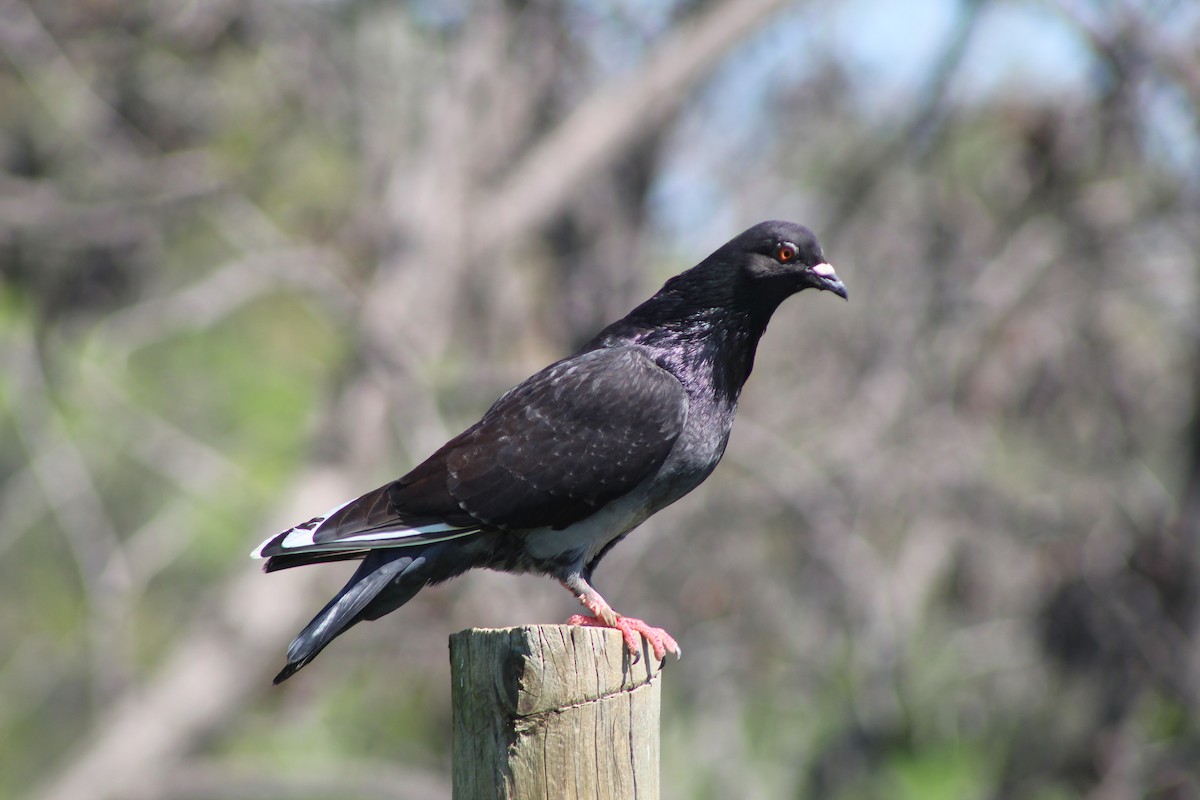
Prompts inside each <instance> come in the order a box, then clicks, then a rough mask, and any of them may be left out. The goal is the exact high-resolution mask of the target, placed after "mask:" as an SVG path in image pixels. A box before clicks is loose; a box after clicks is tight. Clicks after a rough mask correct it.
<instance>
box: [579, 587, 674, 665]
mask: <svg viewBox="0 0 1200 800" xmlns="http://www.w3.org/2000/svg"><path fill="white" fill-rule="evenodd" d="M561 583H562V585H563V587H564V588H566V590H567V591H568V592H570V593H571V594H573V595H575V597H576V599H578V600H579V602H580V603H582V604H583V607H584V608H586V609H587V610H588V611H590V612H591V613H592V615H591V616H590V617H589V616H585V615H583V614H574V615H572V616H571V617H570V619H568V620H567V624H568V625H583V626H587V627H592V628H615V629H617V630H618V631H620V632H621V636H622V638H624V639H625V648H626V649H627V650H628V651H629V655H630V657H631V658H632V659H633V661H634V662H635V663H636V662H637V661H638V659H640V658H641V651H642V648H641V642H639V641H638V637H639V636H642V637H645V639H646V641H647V642H649V643H650V649H651V650H653V651H654V657H655V658H657V659H659V660H660V661H661V660H662V659H663V658H664V657H666V654H667V652H668V651H670V652H672V653H674V654H675V658H677V659H678V658H680V657H681V656H682V655H683V650H682V649H681V648H680V647H679V643H678V642H676V641H675V639H674V638H673V637H672V636H671V634H669V633H667V632H666V631H664V630H663V629H662V628H655V627H652V626H650V625H647V624H646V623H645V622H643V621H642V620H640V619H635V618H633V617H623V616H621V615H620V614H618V613H617V612H615V611H613V609H612V606H610V605H609V604H608V602H607V601H605V599H604V598H603V597H601V596H600V593H599V592H597V591H596V590H595V589H593V588H592V587H591V585H590V584H589V583H588V582H587V581H586V580H584V579H583V576H582V575H571V576H570V577H568V578H567V579H566V580H564V581H561Z"/></svg>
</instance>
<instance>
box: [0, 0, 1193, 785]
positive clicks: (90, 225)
mask: <svg viewBox="0 0 1200 800" xmlns="http://www.w3.org/2000/svg"><path fill="white" fill-rule="evenodd" d="M1198 43H1200V4H1197V3H1195V2H1190V1H1189V0H1175V1H1174V2H1173V1H1172V0H1157V1H1155V2H1149V1H1148V2H1144V3H1137V2H1134V1H1133V0H1111V1H1106V2H1101V0H1043V1H1040V2H1039V1H1037V0H1027V1H1025V2H1022V1H1020V0H991V1H990V2H988V1H987V0H959V1H958V2H955V0H917V1H916V2H912V3H892V2H886V0H850V1H849V2H846V3H836V4H829V3H816V2H794V3H785V2H779V1H778V0H710V1H708V2H664V3H653V4H641V3H636V2H633V0H568V1H567V2H549V0H534V1H533V2H515V1H514V2H497V3H485V2H479V3H473V2H465V1H463V2H450V3H436V2H407V3H402V2H381V1H378V0H376V1H373V0H308V1H307V2H305V1H303V0H206V1H205V2H167V1H166V0H133V1H132V2H126V1H125V0H68V1H67V2H62V1H61V0H36V1H34V0H0V279H2V284H0V364H2V369H0V741H2V742H3V745H2V746H0V796H3V797H30V798H38V799H39V800H83V799H84V798H105V797H119V798H135V799H136V798H141V799H146V800H149V799H150V798H162V799H170V800H175V799H180V800H182V799H184V798H187V799H188V800H196V799H199V798H305V799H307V798H392V799H394V800H408V799H409V798H422V799H425V798H435V799H436V798H445V797H448V796H449V789H448V786H449V770H450V765H449V755H448V754H449V747H450V709H449V668H448V660H447V648H446V637H447V635H448V634H450V633H452V632H454V631H456V630H459V629H462V628H465V627H470V626H502V625H515V624H523V623H529V622H554V621H558V620H561V619H563V618H565V616H566V615H567V614H570V613H574V612H575V611H576V607H575V604H574V602H573V601H572V600H571V598H570V597H569V596H568V595H567V593H565V592H563V591H562V589H561V588H560V587H558V586H557V585H555V584H554V583H553V582H552V581H549V580H545V579H538V578H533V577H520V578H517V577H511V576H503V575H495V574H486V573H478V574H472V575H470V576H468V577H466V578H463V579H460V580H458V581H455V582H453V583H451V584H449V585H446V586H443V587H439V588H437V589H435V590H430V591H426V592H424V593H422V594H421V595H420V596H419V597H418V598H417V599H416V600H415V601H414V602H412V603H411V604H410V605H409V606H407V607H406V608H404V609H403V610H402V611H401V612H399V613H397V614H394V615H392V616H389V617H387V618H385V619H384V620H381V621H379V622H375V623H371V624H366V625H361V626H359V627H357V628H355V629H354V630H353V631H351V632H350V633H349V634H347V635H345V636H344V637H342V638H341V639H339V640H338V642H337V643H336V645H335V646H334V647H332V648H331V649H330V650H327V651H326V652H325V654H323V655H322V656H321V658H320V659H318V660H317V661H316V662H315V663H314V664H313V665H311V666H310V667H309V668H307V669H306V670H304V671H303V672H302V673H300V674H299V675H298V676H297V677H296V678H294V679H293V680H291V681H289V682H288V683H287V684H285V685H284V686H283V687H281V688H272V687H271V685H270V677H271V675H272V674H274V672H275V671H276V670H277V669H278V668H279V667H280V666H281V664H282V655H283V650H284V648H285V646H286V643H287V641H288V640H289V639H290V637H291V636H292V635H293V634H294V633H295V632H296V631H297V630H298V629H299V627H300V626H301V625H302V624H303V623H305V622H307V620H308V619H309V617H310V616H311V615H312V614H313V613H314V612H315V611H316V610H317V609H318V608H319V607H320V606H321V605H322V604H323V602H324V601H325V599H326V598H327V597H328V596H329V595H330V594H331V593H332V592H334V591H335V590H336V589H337V588H339V587H340V586H341V584H342V582H343V581H344V580H345V578H346V577H347V574H348V572H349V571H350V569H351V568H350V567H349V566H347V565H344V564H342V565H330V566H326V567H320V568H309V569H303V570H295V571H292V572H289V573H281V574H276V575H270V576H264V575H262V574H261V573H260V572H258V565H256V564H254V563H251V562H250V561H249V560H248V559H247V557H246V556H247V553H248V552H249V551H250V549H251V548H252V547H253V546H254V545H256V544H257V543H258V542H259V541H260V540H261V539H262V538H264V537H265V536H266V535H268V534H271V533H274V532H276V531H277V530H280V529H282V528H284V527H286V526H289V525H291V524H293V523H294V522H296V521H297V520H300V519H306V518H308V517H310V516H312V515H313V514H315V513H319V512H321V511H322V510H324V509H326V508H327V507H329V506H331V505H333V504H334V503H337V502H340V501H342V500H344V499H346V498H347V497H349V496H352V495H354V494H357V493H359V492H361V491H364V490H366V489H369V488H373V487H375V486H377V485H379V484H381V483H383V482H384V481H386V480H389V479H391V478H393V477H395V476H397V475H398V474H400V473H402V472H404V471H406V470H407V469H408V468H409V467H411V466H412V465H414V464H415V463H416V462H417V461H419V460H420V459H421V458H422V457H424V456H425V455H427V454H428V453H429V452H430V451H431V450H432V449H433V448H434V447H436V446H437V445H439V444H440V443H441V442H442V441H443V440H444V439H445V438H446V437H447V436H449V435H451V434H453V433H456V432H458V431H459V430H460V429H461V428H463V427H465V426H466V425H467V424H469V423H470V422H472V421H474V420H475V419H476V418H477V416H478V414H480V413H481V412H482V411H483V409H485V408H486V407H487V405H488V404H490V402H491V401H492V400H493V399H494V398H495V397H496V396H498V395H499V394H500V393H501V392H502V391H503V390H505V389H506V388H508V387H509V386H511V385H512V384H514V383H515V382H517V381H518V380H520V379H522V378H524V377H525V376H526V375H528V374H530V373H531V372H533V371H534V370H536V369H538V368H540V367H541V366H543V365H544V364H546V363H548V362H549V361H551V360H553V359H555V358H558V357H560V356H562V355H565V354H566V353H568V352H570V351H571V350H572V349H573V348H574V347H575V346H576V345H578V344H580V343H581V342H583V341H584V340H586V339H587V338H588V337H590V335H591V334H592V333H594V332H595V331H596V330H597V329H598V328H599V327H601V326H602V325H603V324H604V323H606V322H608V321H610V320H611V319H614V318H616V317H617V316H620V315H621V314H623V313H624V312H625V311H626V310H628V309H629V308H631V307H632V306H633V305H634V304H636V303H637V302H639V301H640V300H642V299H644V298H645V297H647V296H648V295H649V294H651V293H652V292H653V291H654V290H655V289H657V287H658V286H659V285H660V284H661V282H662V281H663V280H665V279H666V278H667V277H669V276H670V275H672V274H674V273H676V272H678V271H680V270H681V269H683V268H686V267H688V266H690V265H691V264H693V263H695V262H696V261H697V260H699V259H700V258H702V257H703V256H705V255H707V253H709V252H710V251H711V250H712V249H713V248H715V247H717V246H718V245H720V244H721V243H723V242H724V241H725V240H726V239H728V238H730V237H731V236H733V235H734V234H736V233H737V232H739V231H740V230H742V229H743V228H744V227H747V226H748V225H750V224H753V223H754V222H757V221H759V220H762V219H768V218H786V219H793V220H797V221H801V222H804V223H806V224H808V225H809V226H810V227H812V228H814V229H815V230H816V231H817V232H818V234H819V235H820V236H821V238H822V241H823V243H824V245H825V250H826V252H827V254H828V255H829V257H830V259H831V260H832V261H833V263H834V264H835V265H836V266H837V268H838V271H839V274H840V275H841V276H842V277H843V278H844V279H845V281H846V283H847V285H848V286H849V289H850V294H851V302H850V303H848V304H846V303H842V302H841V301H840V300H838V299H837V298H834V297H833V296H831V295H827V294H824V295H813V294H811V293H810V294H805V295H801V296H800V297H797V298H794V299H792V300H790V301H789V302H788V303H786V304H785V305H784V306H783V308H782V309H781V310H780V312H779V313H778V314H777V315H776V317H775V321H774V322H773V324H772V327H771V330H769V331H768V333H767V336H766V337H765V339H764V341H763V344H762V346H761V348H760V350H759V356H758V361H757V367H756V372H755V375H754V376H753V378H752V379H751V381H750V383H749V385H748V387H747V390H746V392H745V394H744V395H743V402H742V409H741V413H740V417H739V420H738V423H737V425H735V428H734V434H733V439H732V442H731V444H730V447H729V450H728V453H727V455H726V457H725V461H724V463H723V464H722V466H721V467H720V468H719V469H718V470H717V472H716V473H715V475H714V476H713V477H712V478H711V479H710V480H709V481H708V483H707V484H706V485H705V486H704V487H703V488H702V489H701V490H700V491H697V492H695V493H694V494H693V495H691V496H689V497H687V498H685V499H684V500H682V501H681V502H679V503H678V504H677V505H676V506H674V507H672V508H671V509H669V510H668V511H666V512H664V513H662V514H660V515H659V516H658V517H656V518H655V519H653V520H652V521H650V522H648V523H647V524H646V525H645V526H643V528H642V529H640V530H639V531H638V532H637V533H635V534H634V535H633V536H631V537H630V538H629V539H627V540H626V541H625V542H624V543H623V544H622V545H621V546H620V547H618V548H617V549H616V550H615V551H613V553H612V554H611V555H610V556H609V557H608V558H607V559H606V561H605V563H604V564H603V566H602V567H601V568H600V570H599V571H598V573H597V582H598V586H599V587H600V588H601V589H602V591H604V593H605V594H606V596H607V597H608V598H609V599H610V600H611V601H612V602H613V603H614V605H615V606H616V607H617V608H619V609H621V610H624V611H626V612H627V613H631V614H636V615H638V616H645V617H646V618H648V619H650V620H652V621H653V622H654V623H655V624H659V625H662V626H664V627H666V628H667V629H668V630H670V631H672V632H673V633H674V634H675V635H676V636H677V637H678V638H679V640H680V642H681V643H682V645H683V647H684V650H685V652H686V657H685V658H684V659H683V660H682V661H681V662H679V663H671V664H669V665H668V667H667V670H666V674H665V690H664V691H665V694H664V708H663V782H664V796H665V797H668V798H702V799H706V798H711V799H713V800H720V799H722V798H752V799H755V798H764V799H765V798H901V799H903V798H913V799H914V800H915V799H916V798H922V799H923V800H928V799H930V798H932V799H933V800H938V799H939V798H947V799H948V800H949V799H954V800H958V799H966V800H970V799H971V798H1022V799H1023V798H1034V799H1035V800H1059V798H1063V799H1064V800H1065V799H1066V798H1103V799H1104V800H1109V799H1112V800H1116V799H1118V798H1141V797H1150V798H1172V799H1174V798H1196V797H1200V779H1198V778H1197V773H1198V765H1200V639H1198V637H1197V633H1198V630H1197V628H1198V625H1200V619H1198V617H1197V600H1198V595H1197V588H1198V579H1200V573H1198V558H1197V554H1198V552H1200V541H1198V539H1200V530H1198V528H1197V525H1198V517H1197V515H1198V514H1200V412H1198V407H1200V405H1198V404H1200V395H1198V393H1200V324H1198V322H1200V315H1198V311H1197V306H1198V297H1197V290H1198V287H1200V258H1198V253H1200V44H1198Z"/></svg>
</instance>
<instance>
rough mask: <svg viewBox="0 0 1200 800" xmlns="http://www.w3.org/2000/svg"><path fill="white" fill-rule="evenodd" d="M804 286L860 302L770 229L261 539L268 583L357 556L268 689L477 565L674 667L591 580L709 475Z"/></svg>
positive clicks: (661, 645)
mask: <svg viewBox="0 0 1200 800" xmlns="http://www.w3.org/2000/svg"><path fill="white" fill-rule="evenodd" d="M804 289H819V290H824V291H829V292H833V293H834V294H836V295H839V296H840V297H842V298H843V299H848V294H847V291H846V287H845V285H844V284H843V283H842V281H841V280H840V279H839V278H838V276H837V274H836V273H835V272H834V269H833V267H831V266H830V265H829V263H828V262H827V261H826V259H825V256H824V254H823V253H822V251H821V246H820V244H819V243H818V241H817V237H816V236H815V235H814V234H813V233H812V231H810V230H809V229H807V228H805V227H803V226H801V225H797V224H795V223H791V222H783V221H778V220H775V221H768V222H762V223H759V224H758V225H755V226H753V227H752V228H749V229H748V230H746V231H744V232H743V233H741V234H739V235H738V236H736V237H734V238H733V239H731V240H730V241H729V242H727V243H726V244H725V245H723V246H722V247H720V248H719V249H717V250H716V251H715V252H714V253H713V254H712V255H710V256H708V258H706V259H704V260H703V261H701V262H700V263H699V264H697V265H696V266H695V267H692V268H691V269H689V270H687V271H686V272H683V273H681V274H679V275H676V276H675V277H673V278H671V279H670V280H668V281H667V282H666V283H665V284H664V285H663V287H662V289H660V290H659V291H658V293H657V294H655V295H654V296H653V297H651V298H650V299H649V300H647V301H646V302H644V303H642V304H641V305H639V306H638V307H637V308H635V309H634V310H633V311H631V312H630V313H629V314H628V315H627V316H626V317H625V318H623V319H621V320H618V321H617V322H614V323H612V324H611V325H609V326H608V327H606V328H605V329H603V330H602V331H600V333H598V334H597V335H596V336H595V337H594V338H593V339H591V341H589V342H588V343H587V344H585V345H584V346H583V347H582V348H581V349H580V350H579V351H578V352H576V353H575V354H574V355H571V356H568V357H566V358H564V359H562V360H561V361H557V362H555V363H553V364H551V365H550V366H548V367H546V368H545V369H543V370H541V371H540V372H538V373H536V374H535V375H533V376H532V377H530V378H528V379H527V380H525V381H524V382H523V383H521V384H519V385H517V386H516V387H514V388H512V389H510V390H509V391H508V392H506V393H505V394H504V395H502V396H501V397H500V399H499V400H497V401H496V402H495V403H494V404H493V405H492V407H491V408H489V409H488V410H487V412H486V413H485V414H484V415H483V418H482V419H480V420H479V421H478V422H476V423H475V424H474V425H472V426H471V427H469V428H467V429H466V430H465V431H463V432H462V433H460V434H459V435H457V436H455V437H454V438H452V439H451V440H450V441H448V442H446V444H444V445H443V446H442V447H441V448H440V449H439V450H438V451H437V452H435V453H434V454H433V455H431V456H430V457H429V458H428V459H426V460H425V461H424V462H422V463H421V464H419V465H418V466H417V467H415V468H414V469H413V470H412V471H411V472H409V473H408V474H407V475H404V476H403V477H401V478H399V479H398V480H394V481H392V482H391V483H388V484H385V485H384V486H381V487H379V488H378V489H375V490H374V491H371V492H367V493H366V494H364V495H362V496H361V497H358V498H356V499H354V500H350V501H349V502H346V503H343V504H342V505H340V506H338V507H336V508H334V509H331V510H330V511H327V512H326V513H324V514H322V515H321V516H318V517H313V518H312V519H310V520H308V521H307V522H304V523H302V524H300V525H297V526H296V527H294V528H291V529H289V530H286V531H284V532H282V533H280V534H278V535H276V536H273V537H271V538H270V539H268V540H266V541H265V542H263V543H262V544H261V545H260V546H259V547H258V548H256V549H255V550H254V552H253V554H252V555H253V556H254V557H255V558H265V559H267V561H266V564H265V567H264V569H265V571H266V572H274V571H276V570H280V569H287V568H290V567H297V566H302V565H307V564H316V563H322V562H329V561H341V560H347V559H360V560H361V564H360V565H359V567H358V569H357V571H355V573H354V575H353V576H352V577H351V578H350V580H349V582H348V583H347V584H346V586H345V587H344V588H343V589H342V590H341V591H340V592H339V593H338V594H337V595H336V596H335V597H334V598H333V599H332V600H330V601H329V603H328V604H326V606H325V607H324V608H323V609H321V611H320V613H318V614H317V615H316V617H314V618H313V620H312V622H310V623H309V624H308V626H307V627H305V628H304V630H303V631H301V632H300V633H299V635H297V636H296V638H295V640H293V641H292V643H291V645H290V646H289V647H288V651H287V665H286V666H285V667H284V668H283V670H282V671H280V673H279V674H278V675H277V676H276V677H275V680H274V682H275V683H276V684H278V683H281V682H282V681H284V680H287V679H288V678H289V677H291V676H292V675H294V674H295V673H296V672H297V671H298V670H300V669H301V668H302V667H304V666H305V665H307V664H308V663H309V662H310V661H312V660H313V658H315V657H316V655H317V654H318V653H320V652H321V650H322V649H324V648H325V647H326V645H328V644H329V643H330V642H331V641H333V639H334V638H336V637H337V636H339V635H340V634H342V633H344V632H345V631H346V630H347V629H349V628H350V627H351V626H353V625H355V624H356V623H358V622H361V621H363V620H375V619H378V618H379V617H382V616H383V615H385V614H388V613H390V612H392V611H395V610H396V609H398V608H400V607H401V606H402V605H404V604H405V603H407V602H408V601H409V600H411V599H412V598H413V597H414V596H415V595H416V594H417V592H419V591H420V590H421V589H423V588H424V587H426V586H429V585H431V584H436V583H441V582H442V581H445V580H448V579H450V578H453V577H456V576H458V575H461V574H462V573H464V572H466V571H467V570H469V569H473V568H476V567H484V568H488V569H493V570H500V571H503V572H510V573H538V574H543V575H548V576H550V577H552V578H555V579H557V580H558V581H559V582H560V583H562V585H563V586H564V587H565V588H566V589H567V590H568V591H570V592H571V593H572V594H573V595H574V596H575V597H576V598H577V599H578V600H579V602H580V603H581V604H582V605H583V607H584V608H585V609H586V610H587V612H588V613H587V614H576V615H574V616H572V617H571V618H570V619H569V620H568V621H567V622H568V624H571V625H590V626H597V627H608V628H615V629H617V630H618V631H620V632H621V635H622V637H623V639H624V642H625V646H626V647H627V649H628V650H629V653H630V656H631V658H632V659H633V660H635V661H636V660H637V659H638V657H639V654H640V650H641V638H644V639H645V640H646V642H647V643H648V644H649V646H650V648H651V649H652V650H653V652H654V656H655V658H657V659H659V660H661V659H663V658H664V657H665V655H666V653H667V652H668V651H670V652H672V653H674V654H676V655H679V654H680V652H681V651H680V648H679V644H678V643H677V642H676V641H675V639H674V638H672V637H671V636H670V634H668V633H667V632H666V631H664V630H662V629H660V628H655V627H652V626H650V625H647V624H646V623H645V622H644V621H642V620H640V619H636V618H633V617H626V616H623V615H621V614H618V613H617V612H615V611H613V609H612V607H611V606H610V605H609V604H608V602H607V601H605V599H604V598H603V597H601V596H600V593H599V592H597V591H596V589H595V588H593V587H592V584H591V581H592V573H593V572H594V571H595V569H596V566H597V564H599V563H600V559H602V558H603V557H604V555H605V554H606V553H608V551H609V550H610V549H612V547H613V546H614V545H616V544H617V543H618V542H620V541H621V540H622V539H623V538H624V537H625V536H626V535H628V534H629V532H630V531H632V530H633V529H634V528H636V527H637V526H638V525H640V524H641V523H642V522H644V521H645V520H646V519H647V518H649V517H650V516H651V515H652V514H654V513H656V512H658V511H660V510H662V509H663V508H665V507H666V506H668V505H670V504H671V503H673V502H675V501H676V500H678V499H679V498H680V497H683V496H684V495H685V494H687V493H688V492H690V491H692V490H693V489H695V488H696V487H697V486H698V485H699V484H700V483H701V482H702V481H703V480H704V479H705V478H707V477H708V476H709V474H710V473H712V471H713V469H714V468H715V467H716V466H717V462H718V461H720V460H721V456H722V454H723V453H724V451H725V445H726V443H727V442H728V441H729V432H730V428H731V426H732V425H733V417H734V413H735V411H736V410H737V403H738V396H739V394H740V393H741V390H742V386H743V385H744V384H745V383H746V379H747V378H748V377H749V375H750V370H751V368H752V367H753V366H754V354H755V350H756V349H757V346H758V341H759V339H760V338H761V337H762V335H763V332H764V331H765V330H766V327H767V323H768V322H769V321H770V319H771V315H772V314H773V313H774V312H775V309H776V308H778V307H779V304H780V303H782V302H783V301H784V300H785V299H787V298H788V297H789V296H791V295H793V294H795V293H796V292H799V291H802V290H804Z"/></svg>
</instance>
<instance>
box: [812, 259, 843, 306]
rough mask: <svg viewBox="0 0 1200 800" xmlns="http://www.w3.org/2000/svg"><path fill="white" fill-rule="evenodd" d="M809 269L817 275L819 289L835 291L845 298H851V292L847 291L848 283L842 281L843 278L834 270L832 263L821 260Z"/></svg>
mask: <svg viewBox="0 0 1200 800" xmlns="http://www.w3.org/2000/svg"><path fill="white" fill-rule="evenodd" d="M809 271H810V272H812V274H813V276H815V277H816V279H817V288H818V289H822V290H824V291H827V292H833V293H834V294H836V295H837V296H838V297H840V298H842V299H843V300H849V299H850V294H849V293H848V292H847V291H846V284H844V283H842V279H841V278H839V277H838V276H837V273H836V272H834V271H833V266H832V265H831V264H826V263H825V262H821V263H820V264H817V265H816V266H815V267H813V268H812V269H811V270H809Z"/></svg>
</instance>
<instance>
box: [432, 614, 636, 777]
mask: <svg viewBox="0 0 1200 800" xmlns="http://www.w3.org/2000/svg"><path fill="white" fill-rule="evenodd" d="M644 644H645V643H644V642H643V645H644ZM659 669H660V664H659V662H658V661H657V660H656V659H655V658H654V655H653V654H652V653H651V652H650V651H649V648H648V647H644V648H643V652H642V658H641V660H640V661H638V662H637V663H636V664H631V663H630V658H629V655H628V653H626V651H625V644H624V642H623V641H622V639H621V635H620V634H619V633H618V632H617V631H615V630H611V629H605V628H581V627H575V626H568V625H533V626H528V627H523V628H500V629H494V630H484V629H478V628H476V629H472V630H466V631H460V632H458V633H456V634H454V635H453V636H451V637H450V679H451V681H452V683H453V687H452V693H451V698H452V702H453V705H454V800H531V798H539V800H540V799H541V798H555V800H582V798H588V800H633V799H634V798H636V800H658V753H659V743H658V711H659V696H660V693H659V684H660V673H659Z"/></svg>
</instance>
